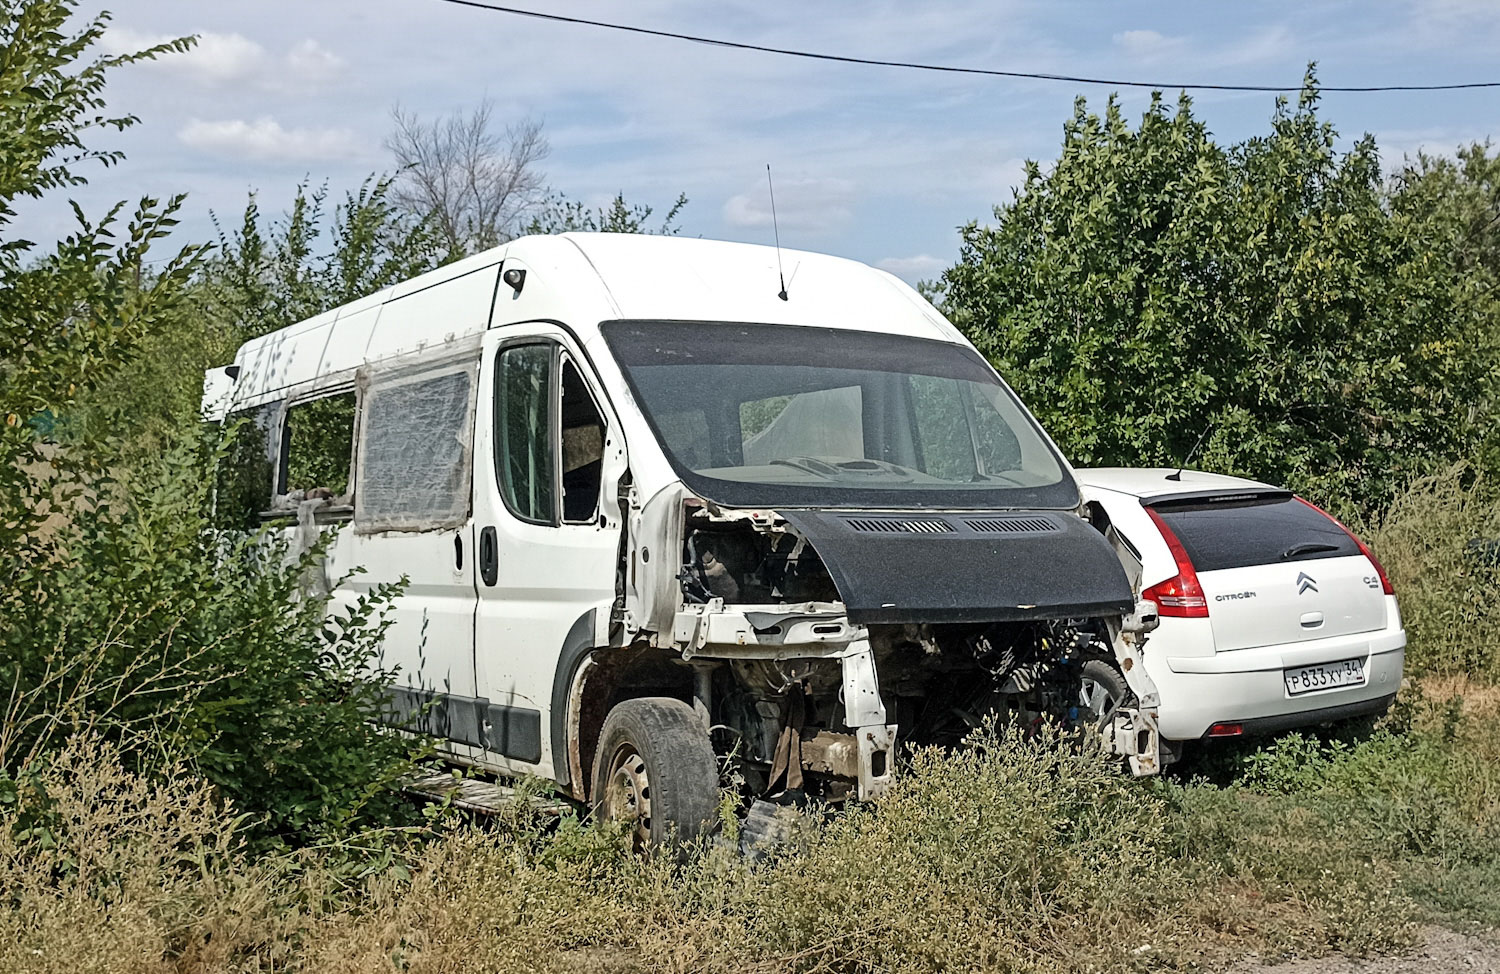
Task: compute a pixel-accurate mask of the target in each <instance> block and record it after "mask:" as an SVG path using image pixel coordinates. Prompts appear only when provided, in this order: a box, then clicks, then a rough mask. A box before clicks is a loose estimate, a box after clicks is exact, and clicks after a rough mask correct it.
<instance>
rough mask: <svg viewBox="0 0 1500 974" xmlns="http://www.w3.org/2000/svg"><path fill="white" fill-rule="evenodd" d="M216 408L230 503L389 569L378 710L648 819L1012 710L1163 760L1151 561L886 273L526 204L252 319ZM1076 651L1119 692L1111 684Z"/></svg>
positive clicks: (682, 831)
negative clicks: (273, 324) (429, 259)
mask: <svg viewBox="0 0 1500 974" xmlns="http://www.w3.org/2000/svg"><path fill="white" fill-rule="evenodd" d="M778 256H779V259H780V261H781V263H782V265H784V269H785V286H784V288H783V286H782V284H781V279H780V275H779V273H778ZM205 410H206V412H207V413H208V414H209V415H210V417H212V418H218V419H223V418H227V417H248V418H249V419H250V420H251V422H249V423H247V424H245V426H244V428H245V429H247V430H249V431H250V434H251V435H249V436H246V437H243V438H242V442H243V444H244V445H245V448H244V449H242V450H241V451H240V453H239V456H238V458H237V460H236V462H235V465H234V473H235V474H236V477H235V478H234V483H235V486H222V487H221V489H220V494H219V503H220V505H221V507H222V508H225V509H226V510H228V511H229V512H230V513H231V514H234V515H235V516H236V517H238V518H240V522H241V523H242V524H244V525H245V526H247V527H253V526H255V525H256V524H259V523H273V524H276V523H279V524H282V525H284V526H285V528H286V530H288V531H300V532H301V533H302V537H303V538H304V539H305V538H306V537H307V536H308V535H309V533H311V532H315V531H316V530H318V526H319V525H330V526H331V525H342V526H341V527H340V528H339V530H338V531H337V533H336V536H335V537H334V538H333V539H332V540H331V542H330V544H329V547H328V554H327V559H326V565H325V566H324V573H325V575H324V579H323V581H324V583H325V584H328V585H330V586H335V588H334V591H333V599H334V602H335V604H337V603H339V602H347V601H351V600H353V599H355V598H357V597H358V596H359V595H360V594H361V593H362V592H364V591H367V590H368V589H370V588H371V587H372V586H375V585H379V584H381V583H385V582H394V581H396V580H398V579H402V578H405V579H406V580H407V586H406V588H405V590H404V592H403V593H402V594H401V596H400V597H399V599H398V600H397V602H396V604H395V606H394V613H393V619H394V622H393V625H392V626H391V628H390V629H389V631H388V632H387V634H386V636H385V641H384V652H385V657H386V659H385V662H386V664H387V665H398V666H399V673H400V677H399V680H398V682H399V683H400V685H399V686H397V687H395V688H393V693H392V708H391V719H392V720H394V721H398V722H402V723H407V724H410V723H411V722H412V721H413V720H416V719H420V722H421V724H422V727H421V728H420V729H423V730H426V731H428V732H429V733H432V734H434V735H436V736H437V737H438V738H440V739H442V740H443V741H444V742H445V744H444V748H445V751H446V753H447V754H448V756H450V757H451V758H452V759H454V760H455V761H459V762H463V763H468V764H472V765H476V766H478V767H481V768H483V769H487V770H490V771H494V772H497V773H501V774H516V773H529V774H534V775H540V776H543V777H546V778H550V779H552V780H555V781H556V782H557V783H558V785H560V786H561V788H562V790H563V792H564V793H565V794H568V795H570V796H572V797H574V798H576V799H578V800H581V801H587V802H591V803H593V804H594V805H595V807H597V808H598V809H600V810H601V812H602V813H603V814H606V815H609V816H612V817H618V818H626V819H630V820H633V821H634V822H635V823H636V828H637V830H638V835H639V836H640V838H641V839H642V840H643V841H654V840H660V839H662V838H663V837H665V836H666V835H668V834H669V833H671V832H673V831H675V833H676V834H677V835H679V836H684V835H692V834H695V833H696V832H698V831H699V830H700V829H701V828H703V827H704V825H705V823H707V822H709V821H710V820H711V819H712V818H713V817H714V810H715V806H716V804H717V800H718V786H719V772H720V766H721V760H722V759H724V758H726V757H731V758H732V759H733V760H734V761H735V762H736V763H737V768H738V770H739V772H740V774H741V775H742V776H743V778H744V780H745V781H746V782H747V783H748V784H747V794H748V795H753V794H764V793H775V792H780V791H784V790H788V789H797V788H801V789H803V790H805V791H806V792H807V793H809V794H813V795H816V796H818V797H823V798H827V799H839V798H842V797H845V796H858V797H862V798H869V797H874V796H878V795H879V793H880V792H881V790H882V789H883V788H884V787H886V786H887V785H888V783H889V781H890V780H891V774H892V763H893V762H892V758H893V755H894V754H895V752H896V749H897V747H898V744H900V743H903V742H908V743H939V744H947V743H955V742H957V741H959V740H961V739H962V738H963V736H964V735H965V734H966V733H967V732H968V730H969V729H970V728H971V727H972V726H973V725H975V724H976V723H977V722H978V721H980V720H981V719H983V718H984V716H985V715H987V714H990V713H994V712H999V713H1002V714H1005V715H1009V716H1010V717H1012V718H1013V719H1017V720H1020V721H1025V722H1034V721H1039V720H1043V719H1059V720H1065V721H1073V722H1075V723H1080V724H1081V723H1093V724H1095V725H1097V726H1098V727H1099V728H1100V729H1101V730H1102V731H1103V732H1104V735H1105V738H1106V739H1107V740H1108V741H1109V742H1110V744H1111V746H1112V747H1113V748H1114V749H1115V750H1116V751H1117V753H1119V754H1120V755H1121V756H1122V757H1124V758H1127V759H1128V761H1129V764H1130V766H1131V767H1132V768H1133V770H1134V771H1135V772H1136V773H1138V774H1149V773H1153V772H1155V771H1156V770H1157V765H1158V747H1159V743H1158V739H1157V733H1156V724H1155V713H1154V711H1155V707H1156V705H1157V694H1156V691H1155V688H1154V687H1153V686H1152V685H1151V683H1150V680H1149V678H1148V677H1147V676H1146V670H1145V667H1144V666H1142V665H1141V660H1142V652H1143V645H1144V641H1145V640H1144V636H1145V632H1146V631H1147V630H1149V629H1150V628H1151V626H1152V625H1153V623H1154V611H1153V607H1152V606H1150V605H1149V603H1142V604H1141V605H1140V606H1138V605H1137V603H1136V601H1135V599H1134V596H1133V595H1132V593H1133V592H1134V591H1135V590H1136V587H1137V585H1138V582H1139V578H1138V572H1139V563H1138V562H1135V561H1134V559H1133V557H1132V556H1131V555H1130V554H1129V552H1128V549H1126V548H1125V547H1124V546H1123V545H1120V544H1117V543H1114V542H1113V541H1112V539H1111V531H1110V529H1109V527H1108V526H1107V525H1105V524H1090V523H1089V522H1088V521H1087V520H1086V519H1085V516H1084V508H1083V506H1082V504H1081V501H1080V497H1079V489H1078V486H1077V484H1076V483H1075V480H1074V477H1073V474H1072V472H1071V470H1070V469H1069V467H1068V464H1067V463H1066V462H1065V461H1064V460H1063V458H1062V457H1061V456H1060V455H1059V453H1058V451H1057V449H1056V447H1055V446H1054V445H1053V443H1052V442H1051V440H1050V439H1049V438H1048V437H1047V435H1046V434H1045V433H1044V432H1043V431H1042V430H1041V428H1040V427H1039V426H1038V425H1037V423H1036V421H1035V420H1034V419H1033V418H1032V417H1031V415H1030V414H1029V413H1028V412H1027V411H1026V409H1025V407H1024V406H1022V405H1021V403H1020V402H1019V401H1018V400H1017V399H1016V397H1015V395H1014V394H1013V393H1012V392H1011V391H1010V390H1009V389H1008V388H1007V387H1006V386H1005V384H1004V383H1003V382H1002V381H1001V380H1000V379H999V377H998V376H997V375H996V374H995V371H994V370H993V369H992V368H991V367H990V365H989V364H988V363H987V362H986V361H985V360H984V358H983V357H982V356H981V355H979V353H978V352H976V351H975V350H974V348H973V347H972V346H971V345H970V344H969V343H968V342H967V341H965V340H964V338H963V337H962V336H961V335H960V334H959V333H958V331H957V330H955V329H954V328H953V326H952V325H950V324H949V323H948V322H947V321H946V320H944V319H943V317H942V316H941V315H940V314H939V313H938V312H937V311H936V310H934V309H933V308H932V306H931V305H929V304H928V303H927V302H926V301H924V300H923V299H922V298H921V297H920V296H919V295H918V294H917V293H916V292H914V291H913V290H912V289H911V288H909V287H907V286H906V285H905V284H903V283H901V282H900V281H899V280H897V279H895V278H894V277H892V276H890V275H888V274H886V273H883V272H881V271H877V270H875V269H873V268H870V267H867V266H864V265H862V264H859V263H855V262H853V261H849V260H843V259H839V258H834V257H829V256H824V255H818V254H811V253H801V252H793V251H784V252H782V253H781V254H780V255H778V254H777V252H776V251H775V250H773V249H772V248H769V247H757V246H748V245H741V244H731V243H722V242H714V241H705V240H683V239H675V238H662V237H647V236H632V235H614V234H564V235H560V236H552V237H527V238H522V239H518V240H515V241H513V242H511V243H509V244H506V245H504V246H502V247H499V248H496V249H494V250H491V251H488V252H486V253H483V254H479V255H477V256H474V257H471V258H468V259H466V260H463V261H461V262H458V263H455V264H452V265H449V266H447V267H444V268H442V269H440V270H436V271H433V272H431V273H429V274H425V275H423V276H421V277H418V278H416V279H414V280H411V281H408V282H406V283H404V284H401V285H398V286H396V287H393V288H390V289H388V290H386V291H384V292H382V293H380V294H375V295H371V296H370V297H368V298H365V299H363V300H360V301H356V302H354V303H352V304H349V305H346V306H344V307H342V308H338V309H336V310H333V311H329V312H327V313H326V314H322V315H319V316H318V317H316V318H313V319H310V320H308V321H305V322H301V323H299V324H296V325H292V326H290V327H287V328H285V329H282V330H281V331H278V332H275V333H273V334H270V335H267V336H265V337H263V338H258V339H255V340H253V341H251V342H247V343H246V344H245V345H244V346H243V347H242V348H241V349H240V350H239V352H238V353H237V355H236V357H235V361H234V364H233V365H230V366H228V367H225V368H222V369H216V370H213V371H211V372H210V373H209V375H208V376H207V380H206V384H205ZM236 512H237V513H236ZM356 567H359V568H362V569H363V572H362V573H358V574H350V573H351V570H353V569H355V568H356ZM1133 573H1135V577H1133ZM1091 665H1092V666H1099V665H1106V666H1111V667H1116V668H1118V669H1119V671H1120V672H1121V674H1122V675H1123V677H1124V680H1125V682H1126V683H1127V684H1128V686H1129V688H1130V690H1131V694H1130V696H1129V698H1128V699H1125V700H1122V701H1116V702H1115V704H1112V706H1111V708H1110V710H1109V712H1107V713H1094V712H1092V711H1090V710H1089V709H1088V705H1087V704H1088V699H1089V698H1088V696H1087V695H1086V694H1084V693H1083V692H1082V684H1083V679H1082V674H1083V671H1084V669H1085V667H1087V666H1091Z"/></svg>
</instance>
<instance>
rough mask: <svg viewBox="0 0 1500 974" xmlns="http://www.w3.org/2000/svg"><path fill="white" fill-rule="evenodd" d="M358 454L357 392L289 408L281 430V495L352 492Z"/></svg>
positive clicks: (343, 393) (279, 479)
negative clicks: (351, 479)
mask: <svg viewBox="0 0 1500 974" xmlns="http://www.w3.org/2000/svg"><path fill="white" fill-rule="evenodd" d="M353 454H354V392H353V390H351V391H349V392H342V393H339V394H337V395H333V396H325V397H324V398H322V399H313V400H310V401H308V402H299V403H296V404H295V405H292V406H290V407H288V408H287V411H286V424H285V425H284V426H283V427H282V431H281V475H280V477H279V478H278V484H277V491H276V492H277V493H278V494H290V493H292V492H293V491H299V490H300V491H313V490H319V489H322V490H327V491H328V492H329V496H330V497H339V496H341V495H343V494H347V493H348V492H349V462H350V460H351V459H352V458H353Z"/></svg>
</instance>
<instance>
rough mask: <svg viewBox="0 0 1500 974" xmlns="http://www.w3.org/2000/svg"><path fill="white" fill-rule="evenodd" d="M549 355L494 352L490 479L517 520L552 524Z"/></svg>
mask: <svg viewBox="0 0 1500 974" xmlns="http://www.w3.org/2000/svg"><path fill="white" fill-rule="evenodd" d="M552 350H553V346H552V345H551V344H550V343H549V344H536V345H514V346H511V347H510V348H504V349H501V350H500V361H499V367H498V368H496V370H495V476H496V479H497V480H498V481H499V482H500V493H501V494H502V495H503V496H504V498H505V503H506V506H507V507H509V508H510V509H511V512H512V513H513V514H515V515H516V516H517V517H519V518H521V519H523V520H526V521H533V522H536V523H539V524H554V523H556V520H557V518H556V513H555V511H556V507H555V498H554V496H553V494H554V486H553V472H552V471H553V466H552V443H551V437H550V436H549V435H548V434H549V430H550V427H551V425H552V424H551V416H550V413H551V410H550V404H551V399H552V395H551V393H552Z"/></svg>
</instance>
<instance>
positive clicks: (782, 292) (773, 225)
mask: <svg viewBox="0 0 1500 974" xmlns="http://www.w3.org/2000/svg"><path fill="white" fill-rule="evenodd" d="M766 189H768V190H770V191H771V232H772V233H774V234H775V235H776V277H777V279H779V280H780V281H781V290H780V291H777V292H776V296H777V297H778V298H780V299H781V300H783V301H785V300H786V299H787V298H786V274H785V273H784V272H783V271H782V269H781V228H780V227H778V226H777V225H776V187H775V185H773V184H772V182H771V164H770V163H769V162H768V163H766Z"/></svg>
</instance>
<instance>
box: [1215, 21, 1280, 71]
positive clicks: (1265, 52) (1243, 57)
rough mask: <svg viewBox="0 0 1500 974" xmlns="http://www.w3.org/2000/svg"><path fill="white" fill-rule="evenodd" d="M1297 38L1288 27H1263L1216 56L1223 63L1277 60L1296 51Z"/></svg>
mask: <svg viewBox="0 0 1500 974" xmlns="http://www.w3.org/2000/svg"><path fill="white" fill-rule="evenodd" d="M1296 48H1297V38H1296V37H1295V36H1294V35H1293V34H1292V32H1291V31H1290V30H1288V29H1287V28H1286V27H1284V26H1282V25H1280V24H1277V25H1275V26H1273V27H1266V28H1262V29H1261V30H1258V31H1256V32H1255V33H1253V34H1251V35H1249V36H1248V37H1246V38H1245V39H1244V40H1242V41H1239V42H1238V43H1235V44H1231V45H1230V46H1229V47H1226V48H1224V49H1223V50H1222V51H1220V52H1219V53H1218V54H1217V55H1215V56H1214V59H1213V60H1214V61H1215V62H1216V63H1218V64H1223V65H1231V64H1233V65H1239V64H1260V63H1262V62H1264V61H1276V60H1280V59H1284V58H1287V57H1288V56H1290V55H1292V54H1294V53H1295V51H1296Z"/></svg>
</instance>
